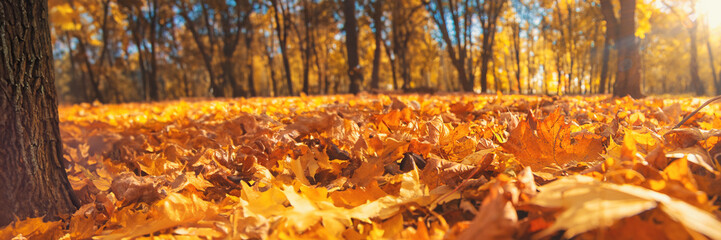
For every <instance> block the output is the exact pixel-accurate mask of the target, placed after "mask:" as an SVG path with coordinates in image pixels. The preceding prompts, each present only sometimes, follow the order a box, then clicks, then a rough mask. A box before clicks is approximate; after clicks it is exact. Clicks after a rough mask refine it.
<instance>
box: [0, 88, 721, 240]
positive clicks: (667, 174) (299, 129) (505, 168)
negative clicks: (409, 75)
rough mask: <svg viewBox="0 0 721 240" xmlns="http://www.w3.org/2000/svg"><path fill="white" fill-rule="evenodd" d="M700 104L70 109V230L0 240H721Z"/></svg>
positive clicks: (309, 103) (441, 102)
mask: <svg viewBox="0 0 721 240" xmlns="http://www.w3.org/2000/svg"><path fill="white" fill-rule="evenodd" d="M701 102H702V101H701V100H700V99H660V98H658V99H654V98H650V99H645V100H632V99H630V98H622V99H611V98H608V97H605V96H598V97H560V98H559V97H553V98H551V97H528V96H524V97H519V96H500V95H499V96H493V95H480V96H479V95H398V96H384V95H360V96H324V97H305V96H302V97H294V98H251V99H233V100H180V101H172V102H161V103H133V104H122V105H100V104H92V105H91V104H82V105H72V106H61V108H60V120H61V124H60V129H61V134H62V139H63V142H64V149H63V150H64V156H65V160H66V161H67V163H66V165H67V166H68V168H67V172H68V175H69V179H70V182H71V183H72V186H73V189H74V190H75V191H76V193H77V195H78V197H79V198H80V200H81V202H82V203H83V205H82V207H81V208H80V209H79V210H78V211H77V212H75V213H74V214H73V215H72V216H66V217H65V219H66V221H64V222H62V221H57V222H43V221H42V219H40V218H32V219H24V220H18V221H16V222H14V223H13V224H11V225H10V226H7V227H5V228H3V229H0V239H10V238H13V237H16V236H20V235H22V236H23V237H28V238H38V239H50V238H54V239H57V238H63V239H86V238H92V237H100V238H103V239H122V238H136V237H163V238H166V237H171V236H188V237H193V238H196V237H197V238H204V239H218V238H221V239H223V238H230V239H240V238H243V239H246V238H263V239H265V238H272V239H277V238H283V239H287V238H293V239H295V238H314V239H335V238H346V239H368V238H373V239H377V238H392V239H398V238H410V239H441V238H449V239H456V238H460V239H491V238H495V239H507V238H557V237H564V238H571V237H581V238H611V239H613V238H619V237H623V238H634V239H664V238H668V239H682V238H692V237H693V238H705V237H708V238H713V239H718V238H721V222H719V216H721V214H720V212H719V211H718V207H719V206H720V204H721V202H719V201H718V198H719V195H721V174H720V173H719V167H720V166H719V160H721V143H719V140H720V139H721V131H720V130H719V129H721V118H720V117H721V111H719V107H718V105H710V106H708V107H707V108H705V109H703V110H701V111H700V112H699V113H698V114H696V115H694V116H693V117H692V118H691V119H690V120H689V121H688V122H687V123H686V124H684V125H683V126H682V127H681V128H677V129H672V126H674V125H675V124H676V123H677V122H679V121H680V120H681V118H683V117H684V116H686V115H687V114H688V113H689V112H691V111H693V110H694V108H695V107H697V106H699V105H700V104H701Z"/></svg>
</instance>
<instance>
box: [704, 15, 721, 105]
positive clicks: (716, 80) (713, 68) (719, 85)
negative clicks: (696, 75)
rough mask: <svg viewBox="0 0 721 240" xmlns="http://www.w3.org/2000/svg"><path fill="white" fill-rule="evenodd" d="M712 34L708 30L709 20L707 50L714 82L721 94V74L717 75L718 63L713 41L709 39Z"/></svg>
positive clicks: (718, 93)
mask: <svg viewBox="0 0 721 240" xmlns="http://www.w3.org/2000/svg"><path fill="white" fill-rule="evenodd" d="M710 35H711V32H709V31H708V21H707V23H706V51H707V52H708V63H709V65H710V67H711V76H713V83H714V86H715V87H716V95H721V81H719V77H721V74H719V76H717V75H716V64H715V62H714V60H713V50H711V49H712V48H711V41H710V40H709V38H710Z"/></svg>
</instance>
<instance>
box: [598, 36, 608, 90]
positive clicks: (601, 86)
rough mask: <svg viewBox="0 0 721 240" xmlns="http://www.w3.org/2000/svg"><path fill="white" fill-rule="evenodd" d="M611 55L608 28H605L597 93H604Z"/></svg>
mask: <svg viewBox="0 0 721 240" xmlns="http://www.w3.org/2000/svg"><path fill="white" fill-rule="evenodd" d="M610 55H611V39H610V33H609V30H608V28H606V39H605V40H604V41H603V57H602V60H601V79H599V84H598V93H600V94H604V93H606V81H608V62H609V59H610Z"/></svg>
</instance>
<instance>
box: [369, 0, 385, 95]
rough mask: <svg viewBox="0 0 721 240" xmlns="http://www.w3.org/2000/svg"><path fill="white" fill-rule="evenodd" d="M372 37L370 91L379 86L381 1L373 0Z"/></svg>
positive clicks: (381, 25)
mask: <svg viewBox="0 0 721 240" xmlns="http://www.w3.org/2000/svg"><path fill="white" fill-rule="evenodd" d="M373 11H374V12H373V16H372V17H373V31H374V32H373V36H374V37H375V49H374V50H373V70H372V71H371V89H378V88H379V87H380V86H379V84H380V77H379V76H378V75H379V73H380V64H381V57H382V56H381V46H382V44H383V43H382V42H381V41H383V38H382V36H381V33H382V31H383V24H384V23H383V21H382V20H381V16H383V0H375V2H373Z"/></svg>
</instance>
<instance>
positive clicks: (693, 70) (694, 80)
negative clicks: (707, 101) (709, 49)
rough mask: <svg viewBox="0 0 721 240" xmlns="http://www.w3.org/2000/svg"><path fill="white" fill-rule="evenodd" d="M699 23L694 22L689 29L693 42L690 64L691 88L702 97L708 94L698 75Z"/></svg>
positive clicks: (690, 38)
mask: <svg viewBox="0 0 721 240" xmlns="http://www.w3.org/2000/svg"><path fill="white" fill-rule="evenodd" d="M697 30H698V23H697V22H696V21H694V22H693V23H691V27H689V28H688V35H689V41H690V42H691V59H690V62H689V74H690V75H691V87H693V89H694V91H695V92H696V95H698V96H701V95H704V94H706V88H704V84H703V82H701V77H699V75H698V42H697V41H698V37H697V32H698V31H697Z"/></svg>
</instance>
